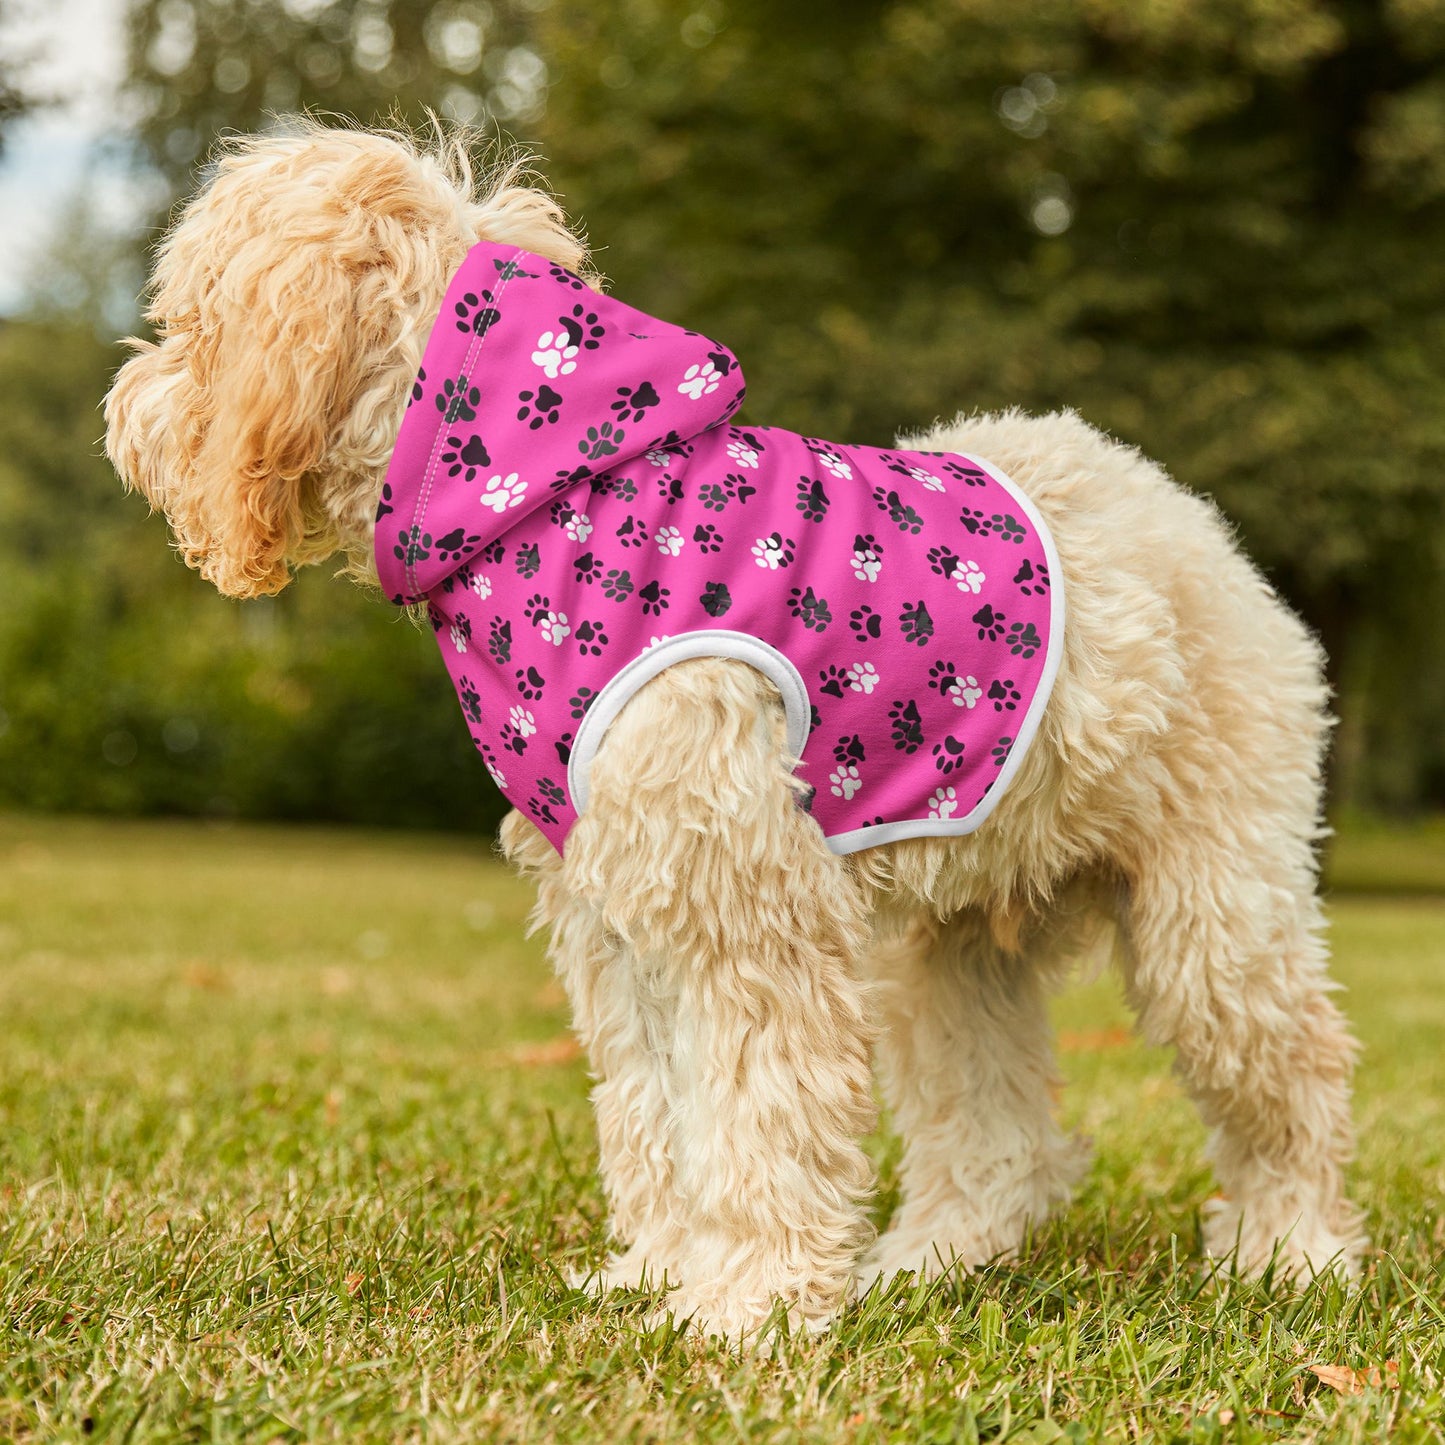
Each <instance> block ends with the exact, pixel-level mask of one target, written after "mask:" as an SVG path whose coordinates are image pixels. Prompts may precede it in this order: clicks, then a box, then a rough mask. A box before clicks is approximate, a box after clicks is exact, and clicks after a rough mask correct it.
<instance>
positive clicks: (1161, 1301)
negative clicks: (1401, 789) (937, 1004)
mask: <svg viewBox="0 0 1445 1445" xmlns="http://www.w3.org/2000/svg"><path fill="white" fill-rule="evenodd" d="M530 895H531V890H530V888H529V887H528V886H527V885H526V884H523V883H520V882H518V881H517V880H516V879H515V878H513V877H511V876H510V875H509V874H508V873H507V872H506V871H505V870H504V869H503V868H502V867H501V866H500V865H499V864H497V863H495V862H492V861H490V860H489V859H488V858H487V857H486V855H485V848H484V846H483V845H482V844H481V843H480V842H478V841H475V840H471V841H461V840H457V839H436V838H424V837H415V836H412V837H404V836H398V835H396V834H392V835H389V836H386V837H376V836H368V835H366V834H363V833H359V832H358V831H357V830H353V829H348V830H346V831H344V832H333V831H327V830H322V829H305V830H300V829H282V828H256V827H249V826H236V827H230V828H216V827H214V826H208V825H203V824H174V823H168V824H137V823H122V824H116V823H104V824H97V823H93V822H79V821H73V820H40V819H20V818H13V817H12V818H5V817H0V1017H3V1018H4V1020H5V1049H4V1052H3V1055H0V1125H3V1127H0V1316H3V1318H4V1320H5V1322H6V1335H5V1348H4V1349H3V1350H0V1435H3V1436H4V1437H6V1438H12V1437H13V1438H16V1439H20V1440H28V1439H45V1440H52V1439H54V1440H65V1441H71V1440H76V1441H78V1440H80V1439H81V1438H82V1435H83V1434H85V1435H89V1437H90V1438H91V1439H94V1440H115V1441H120V1440H123V1439H126V1438H130V1439H146V1440H172V1439H175V1440H199V1439H205V1440H218V1441H232V1440H248V1441H250V1440H272V1439H277V1438H284V1439H293V1438H294V1439H306V1440H337V1441H357V1440H423V1439H424V1440H435V1441H458V1442H463V1441H465V1442H477V1441H509V1440H527V1441H559V1442H560V1441H579V1442H580V1441H588V1442H591V1441H597V1440H618V1441H622V1440H648V1441H652V1440H668V1441H686V1442H713V1441H718V1442H724V1441H725V1442H736V1441H739V1440H759V1441H776V1442H784V1441H808V1442H818V1445H832V1442H860V1445H863V1442H867V1445H874V1442H883V1441H906V1442H910V1445H911V1442H938V1445H944V1442H959V1441H977V1440H985V1441H999V1442H1002V1441H1011V1442H1012V1441H1018V1442H1034V1445H1055V1442H1062V1441H1094V1440H1099V1441H1116V1440H1117V1441H1133V1440H1160V1441H1165V1440H1179V1441H1184V1440H1191V1441H1203V1442H1212V1441H1220V1442H1222V1441H1230V1442H1234V1445H1262V1442H1266V1441H1273V1440H1279V1439H1289V1440H1300V1441H1320V1442H1324V1441H1330V1442H1334V1441H1358V1442H1361V1445H1372V1442H1375V1441H1379V1440H1384V1439H1387V1438H1388V1439H1389V1440H1391V1441H1392V1442H1409V1445H1414V1442H1423V1441H1434V1442H1440V1441H1441V1440H1442V1438H1445V1436H1442V1429H1441V1420H1442V1418H1445V1349H1442V1334H1441V1324H1442V1311H1441V1305H1440V1298H1441V1286H1442V1279H1441V1271H1440V1263H1439V1199H1440V1194H1441V1189H1442V1186H1445V1127H1442V1125H1445V1058H1442V1055H1441V1051H1440V1048H1439V1033H1440V1027H1441V1023H1442V1015H1445V1000H1442V994H1441V990H1440V981H1439V971H1440V970H1439V958H1440V953H1441V949H1442V946H1445V908H1442V905H1441V903H1440V902H1439V901H1438V900H1436V901H1433V902H1421V901H1411V902H1383V901H1379V900H1369V899H1358V898H1357V899H1351V900H1348V901H1345V902H1340V903H1337V904H1336V905H1335V906H1334V907H1333V910H1332V912H1333V920H1334V929H1333V932H1334V936H1335V940H1336V951H1337V954H1338V957H1339V967H1338V972H1339V975H1340V977H1341V979H1342V981H1344V982H1345V983H1346V984H1347V985H1348V986H1350V992H1349V994H1348V1006H1349V1008H1350V1010H1351V1012H1352V1013H1353V1014H1354V1016H1355V1020H1356V1023H1357V1026H1358V1030H1359V1033H1360V1035H1361V1038H1362V1040H1363V1042H1364V1045H1365V1051H1364V1055H1363V1059H1362V1063H1361V1068H1360V1073H1359V1078H1358V1090H1357V1098H1358V1111H1359V1117H1360V1123H1361V1146H1360V1154H1359V1159H1358V1162H1357V1164H1356V1166H1355V1169H1354V1171H1353V1172H1354V1179H1353V1184H1352V1187H1353V1189H1354V1192H1355V1194H1356V1196H1357V1197H1358V1198H1359V1200H1360V1201H1361V1203H1362V1204H1363V1205H1364V1206H1365V1207H1366V1209H1367V1210H1368V1213H1369V1226H1370V1229H1371V1231H1372V1234H1373V1236H1374V1240H1375V1243H1376V1246H1377V1250H1378V1252H1377V1253H1375V1254H1373V1255H1372V1256H1371V1258H1370V1259H1369V1260H1368V1262H1367V1265H1366V1272H1365V1278H1364V1280H1363V1281H1362V1284H1361V1286H1360V1288H1358V1289H1351V1290H1344V1289H1340V1288H1338V1287H1336V1286H1332V1285H1322V1286H1319V1287H1316V1288H1311V1289H1306V1290H1302V1291H1294V1290H1290V1289H1286V1288H1278V1289H1269V1288H1265V1287H1262V1286H1258V1285H1236V1284H1230V1283H1227V1282H1225V1281H1223V1280H1219V1281H1215V1280H1212V1279H1211V1276H1210V1272H1209V1271H1208V1270H1207V1269H1206V1268H1205V1267H1204V1266H1203V1265H1202V1263H1201V1261H1200V1259H1199V1257H1198V1210H1199V1207H1200V1203H1201V1201H1202V1200H1203V1199H1204V1198H1205V1197H1206V1195H1207V1193H1208V1191H1209V1189H1210V1187H1211V1185H1210V1180H1209V1177H1208V1173H1207V1170H1206V1169H1205V1168H1204V1167H1203V1166H1202V1164H1201V1158H1202V1154H1201V1151H1202V1146H1203V1144H1204V1130H1203V1129H1202V1127H1201V1126H1200V1124H1199V1122H1198V1119H1197V1117H1196V1115H1195V1113H1194V1111H1193V1109H1192V1107H1191V1106H1190V1105H1189V1103H1188V1102H1187V1100H1186V1099H1185V1098H1184V1097H1183V1095H1182V1093H1181V1091H1180V1089H1179V1086H1178V1084H1177V1082H1176V1081H1175V1080H1174V1078H1173V1077H1172V1076H1171V1074H1170V1071H1169V1064H1168V1059H1167V1057H1166V1056H1165V1055H1164V1054H1163V1053H1161V1052H1159V1051H1154V1050H1148V1049H1145V1048H1144V1047H1143V1046H1142V1045H1139V1044H1135V1043H1130V1042H1127V1041H1124V1040H1123V1039H1122V1038H1121V1032H1120V1026H1121V1025H1122V1024H1124V1023H1125V1022H1126V1021H1127V1018H1128V1015H1127V1012H1126V1011H1125V1010H1124V1009H1123V1006H1122V1004H1121V1001H1120V1000H1119V998H1118V996H1117V993H1116V992H1115V990H1114V989H1113V988H1112V987H1108V988H1106V987H1104V986H1101V985H1092V986H1090V987H1089V988H1088V989H1086V990H1082V991H1074V992H1071V993H1070V994H1067V995H1066V996H1065V997H1064V998H1063V999H1062V1000H1061V1001H1060V1005H1059V1008H1058V1010H1057V1019H1058V1022H1059V1024H1060V1026H1061V1028H1062V1030H1063V1032H1062V1036H1061V1037H1062V1041H1063V1044H1064V1051H1063V1054H1062V1072H1063V1074H1064V1076H1065V1088H1064V1090H1063V1093H1062V1108H1063V1111H1064V1114H1065V1117H1066V1119H1067V1121H1068V1123H1069V1124H1070V1126H1072V1127H1078V1128H1081V1129H1083V1130H1084V1131H1085V1132H1087V1133H1089V1134H1091V1135H1092V1136H1093V1137H1094V1140H1095V1145H1096V1163H1095V1165H1094V1168H1093V1170H1092V1172H1091V1173H1090V1175H1089V1177H1088V1178H1087V1179H1086V1180H1085V1182H1084V1184H1083V1186H1082V1188H1081V1190H1080V1193H1079V1197H1078V1198H1077V1200H1076V1201H1075V1203H1074V1204H1073V1205H1072V1206H1070V1208H1069V1209H1067V1210H1066V1211H1065V1212H1064V1213H1063V1214H1062V1216H1061V1217H1060V1218H1059V1219H1057V1220H1055V1221H1052V1222H1050V1223H1049V1224H1048V1225H1046V1226H1045V1227H1043V1228H1042V1229H1040V1230H1039V1231H1038V1232H1037V1234H1036V1235H1035V1237H1034V1238H1033V1239H1032V1240H1031V1241H1030V1242H1029V1243H1028V1244H1027V1245H1026V1247H1025V1249H1024V1252H1023V1258H1022V1261H1021V1262H1020V1263H1019V1264H1018V1265H1017V1266H1015V1267H998V1268H994V1269H989V1270H985V1271H983V1272H982V1273H980V1274H978V1275H974V1276H971V1277H969V1278H967V1279H964V1280H961V1281H958V1282H957V1283H952V1284H944V1285H940V1286H934V1287H911V1286H909V1285H906V1284H905V1285H902V1286H899V1287H895V1288H894V1289H893V1290H892V1291H891V1292H890V1293H889V1294H888V1295H887V1296H886V1297H878V1296H874V1297H872V1298H870V1299H869V1300H868V1301H866V1302H865V1303H863V1304H862V1305H859V1306H855V1307H853V1308H851V1309H849V1310H848V1311H847V1312H846V1313H845V1314H844V1315H843V1317H842V1318H841V1319H840V1320H839V1321H838V1323H837V1325H836V1326H835V1328H834V1330H833V1331H832V1332H831V1333H830V1334H828V1335H826V1336H824V1337H822V1338H819V1339H809V1340H798V1341H792V1342H786V1343H783V1344H781V1345H780V1347H779V1349H778V1351H777V1354H776V1357H775V1358H773V1359H771V1360H759V1359H756V1358H752V1357H742V1358H738V1357H735V1356H731V1355H729V1354H727V1353H726V1352H724V1351H722V1350H720V1349H718V1348H716V1347H714V1346H705V1345H702V1344H699V1343H697V1342H695V1341H690V1340H689V1339H687V1338H686V1337H685V1336H678V1335H676V1334H673V1333H672V1332H670V1331H668V1330H667V1329H665V1328H659V1329H653V1330H649V1329H647V1328H646V1327H645V1325H644V1323H643V1316H644V1312H645V1308H646V1306H647V1305H648V1304H649V1303H650V1302H651V1301H650V1300H648V1299H647V1298H645V1297H643V1296H640V1295H637V1294H621V1295H617V1296H614V1297H612V1298H611V1299H609V1300H608V1301H606V1302H603V1303H599V1302H597V1301H595V1300H593V1299H591V1298H589V1297H588V1296H587V1295H585V1294H583V1293H582V1292H581V1291H579V1290H577V1289H575V1288H574V1287H572V1285H571V1284H569V1283H568V1279H567V1276H568V1273H569V1272H570V1271H571V1270H573V1269H576V1268H579V1267H585V1266H586V1265H587V1264H588V1263H590V1262H593V1261H596V1260H597V1259H599V1258H600V1257H601V1254H602V1251H603V1250H604V1248H605V1244H606V1241H605V1239H604V1223H603V1214H602V1208H603V1206H602V1201H601V1197H600V1190H599V1188H598V1185H597V1181H596V1173H595V1171H596V1155H595V1145H594V1132H593V1124H592V1119H591V1111H590V1109H589V1107H588V1101H587V1080H586V1078H585V1075H584V1070H583V1067H582V1065H581V1064H580V1062H571V1063H569V1062H566V1061H565V1060H566V1056H565V1054H564V1053H563V1052H562V1051H561V1050H551V1051H549V1050H548V1049H547V1048H546V1047H545V1045H546V1044H547V1043H548V1042H550V1041H554V1040H557V1039H559V1038H560V1037H561V1036H563V1034H564V1031H565V1028H566V1009H565V1005H564V1003H563V1001H562V999H561V997H560V995H559V994H558V992H557V990H556V986H555V983H554V982H552V981H551V980H550V977H549V973H548V970H547V967H546V964H545V962H544V961H543V959H542V956H541V944H540V940H535V939H534V940H527V939H525V938H524V937H523V928H524V919H525V917H526V913H527V910H528V907H529V905H530V902H531V896H530ZM1381 978H1388V979H1389V980H1390V986H1389V988H1381V987H1379V980H1380V979H1381ZM62 980H63V983H62V986H57V982H58V981H62ZM538 1045H542V1047H538ZM876 1153H877V1154H878V1155H879V1157H880V1159H881V1161H882V1169H883V1173H884V1183H885V1186H889V1185H890V1184H891V1180H892V1176H893V1174H894V1171H895V1152H894V1150H893V1149H892V1147H891V1146H889V1145H887V1144H884V1143H883V1142H882V1141H879V1142H878V1144H877V1146H876ZM1392 1361H1393V1362H1395V1363H1396V1369H1395V1370H1394V1371H1393V1372H1392V1371H1391V1370H1390V1369H1389V1365H1390V1363H1391V1362H1392ZM1317 1363H1318V1364H1323V1365H1335V1366H1343V1367H1347V1368H1351V1369H1357V1370H1360V1371H1362V1372H1368V1371H1369V1370H1370V1369H1375V1370H1378V1371H1380V1372H1381V1378H1382V1381H1391V1380H1393V1381H1397V1382H1398V1388H1397V1389H1396V1388H1380V1389H1372V1390H1367V1391H1366V1392H1365V1393H1364V1394H1362V1395H1359V1396H1357V1397H1353V1398H1349V1397H1341V1396H1338V1395H1336V1394H1335V1393H1334V1392H1333V1391H1331V1390H1329V1389H1327V1388H1325V1387H1324V1386H1323V1385H1322V1384H1321V1383H1320V1381H1319V1380H1318V1378H1317V1377H1316V1376H1315V1374H1314V1373H1313V1371H1312V1370H1311V1368H1310V1366H1311V1365H1313V1364H1317Z"/></svg>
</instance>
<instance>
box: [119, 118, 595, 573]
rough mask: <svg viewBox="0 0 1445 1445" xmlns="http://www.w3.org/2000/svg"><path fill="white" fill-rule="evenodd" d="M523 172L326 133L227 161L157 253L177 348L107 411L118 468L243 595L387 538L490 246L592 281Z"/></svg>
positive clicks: (143, 360) (163, 303) (187, 550)
mask: <svg viewBox="0 0 1445 1445" xmlns="http://www.w3.org/2000/svg"><path fill="white" fill-rule="evenodd" d="M520 174H521V167H520V165H519V164H513V165H511V166H509V167H507V168H505V169H504V171H503V172H502V173H501V174H500V175H499V176H496V177H493V178H492V179H491V181H490V182H489V183H488V184H485V185H482V186H478V185H477V184H476V183H475V182H474V180H473V175H472V171H471V167H470V165H469V163H468V160H467V152H466V146H465V143H464V141H462V140H460V139H452V140H447V139H445V138H440V137H439V139H438V144H437V146H436V147H435V148H434V149H430V150H428V149H426V148H423V147H421V146H419V145H417V144H416V143H414V142H413V141H412V140H410V139H409V138H408V137H405V136H400V135H394V134H377V133H374V132H366V131H359V130H339V129H332V128H327V127H323V126H320V125H317V124H315V123H311V122H305V123H302V124H300V125H299V126H297V127H296V128H295V129H293V130H292V131H291V132H289V133H287V134H279V135H270V136H257V137H249V138H245V139H241V140H235V141H231V142H228V143H226V144H225V146H224V147H223V149H222V151H221V153H220V155H219V158H218V160H217V163H216V165H215V170H214V175H213V177H212V179H211V180H210V182H209V184H208V185H206V186H205V188H204V189H203V190H202V191H201V192H200V193H199V194H198V195H197V196H196V197H195V198H194V199H193V200H192V201H191V202H190V203H189V204H188V205H187V206H186V207H185V209H184V210H183V211H182V212H181V215H180V218H179V220H178V221H177V222H176V223H175V225H174V226H173V227H172V228H171V230H170V232H169V233H168V235H167V236H166V238H165V240H164V242H163V243H162V244H161V247H160V250H159V252H158V254H157V258H156V264H155V270H154V274H153V276H152V280H151V292H150V295H151V303H150V306H149V308H148V310H147V313H146V315H147V318H148V319H149V320H150V321H151V323H152V324H153V325H154V327H155V329H156V340H155V341H134V340H133V341H131V342H130V345H131V346H132V347H133V348H134V350H135V355H134V356H132V357H131V359H130V360H129V361H127V362H126V363H125V365H124V366H123V367H122V368H121V369H120V372H119V373H118V375H117V376H116V379H115V383H114V385H113V386H112V388H111V390H110V394H109V395H108V396H107V398H106V403H105V416H106V450H107V452H108V454H109V456H110V458H111V461H112V462H113V463H114V465H115V467H116V470H117V471H118V472H119V473H120V475H121V477H122V478H123V479H124V481H125V483H126V485H127V486H129V487H133V488H135V489H137V490H139V491H140V492H142V493H143V494H144V495H145V497H146V498H147V500H148V501H149V502H150V503H151V505H152V507H155V508H158V509H160V510H161V511H164V513H165V514H166V517H167V519H168V520H169V522H170V525H171V529H172V531H173V532H174V534H175V538H176V543H177V545H178V547H179V549H180V552H181V555H182V556H183V557H184V558H185V561H186V562H187V564H188V565H190V566H192V567H194V568H196V569H197V570H198V571H199V572H200V573H201V575H202V576H203V577H205V578H207V579H208V580H209V581H211V582H213V583H214V584H215V585H216V587H217V588H218V589H219V590H220V591H222V592H224V593H226V594H228V595H229V596H233V597H255V596H259V595H261V594H264V593H270V592H278V591H280V589H281V588H282V587H284V586H285V585H286V583H287V582H288V581H289V580H290V577H291V568H292V567H294V566H298V565H301V564H304V563H307V562H317V561H320V560H322V559H323V558H325V557H328V556H331V555H333V554H335V553H337V552H343V553H345V554H346V557H347V561H348V569H347V570H349V571H351V572H352V573H354V574H356V575H359V576H370V575H371V574H372V563H371V540H370V539H371V525H372V519H373V515H374V512H375V507H376V500H377V496H378V494H379V492H380V488H381V481H382V478H383V476H384V474H385V471H386V465H387V460H388V458H389V456H390V454H391V449H392V446H393V444H394V442H395V439H396V433H397V429H398V427H399V426H400V423H401V416H402V412H403V410H404V405H405V398H406V393H407V389H408V387H409V386H410V384H411V381H412V378H413V377H414V375H415V373H416V369H417V367H418V366H419V365H420V361H421V354H422V350H423V348H424V346H425V344H426V339H427V335H428V332H429V331H430V328H431V324H432V322H433V321H434V319H435V317H436V314H437V310H438V308H439V307H440V305H441V302H442V298H443V295H444V294H445V291H446V287H447V282H448V281H449V280H450V278H451V276H452V273H453V272H454V271H455V270H456V268H457V267H458V266H459V265H460V264H461V261H462V259H463V257H464V256H465V255H466V253H467V250H468V249H469V248H470V247H471V246H472V244H473V243H474V242H476V241H477V240H492V241H500V242H508V243H513V244H517V245H520V246H523V247H524V248H526V249H527V250H530V251H535V252H537V253H539V254H541V255H544V256H547V257H548V258H549V259H552V260H556V261H558V262H560V263H561V264H563V265H566V266H568V267H569V268H571V269H573V270H578V269H581V267H582V265H583V264H584V259H585V253H584V250H583V247H582V244H581V242H580V241H578V240H577V239H576V238H575V237H574V236H573V235H572V234H571V233H570V232H569V231H568V230H567V228H566V226H565V224H564V222H563V219H562V215H561V212H560V211H559V209H558V207H557V205H556V203H555V202H554V201H553V200H552V199H551V198H550V197H549V196H548V195H546V194H545V193H544V192H542V191H539V190H536V189H533V188H531V187H528V186H526V185H524V184H521V183H520V179H519V178H520Z"/></svg>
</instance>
